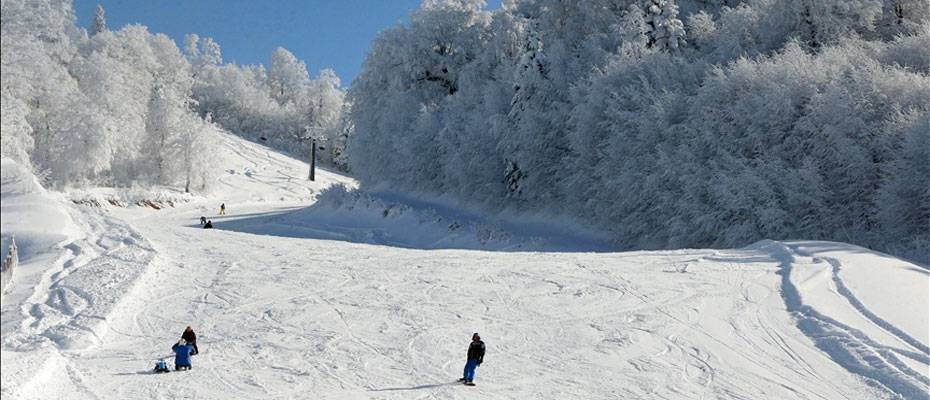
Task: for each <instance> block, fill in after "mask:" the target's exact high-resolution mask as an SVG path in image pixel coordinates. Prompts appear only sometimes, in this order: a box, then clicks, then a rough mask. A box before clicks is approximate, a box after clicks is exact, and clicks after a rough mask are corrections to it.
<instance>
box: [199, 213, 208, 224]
mask: <svg viewBox="0 0 930 400" xmlns="http://www.w3.org/2000/svg"><path fill="white" fill-rule="evenodd" d="M206 224H207V217H204V216H203V215H201V216H200V225H206Z"/></svg>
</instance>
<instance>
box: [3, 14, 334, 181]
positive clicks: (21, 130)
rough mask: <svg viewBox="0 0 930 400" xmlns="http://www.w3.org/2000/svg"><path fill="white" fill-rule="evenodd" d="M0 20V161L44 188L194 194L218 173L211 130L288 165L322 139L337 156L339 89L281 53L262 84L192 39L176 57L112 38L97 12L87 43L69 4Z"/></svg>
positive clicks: (152, 38) (134, 35) (126, 33)
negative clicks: (262, 143) (9, 160)
mask: <svg viewBox="0 0 930 400" xmlns="http://www.w3.org/2000/svg"><path fill="white" fill-rule="evenodd" d="M2 11H3V14H2V41H3V47H2V63H3V64H2V90H0V93H2V96H3V120H2V138H3V155H4V156H11V157H14V158H16V159H18V160H19V161H20V162H25V163H27V164H31V165H32V166H34V168H35V170H36V171H37V172H38V173H39V175H41V176H44V177H45V179H46V181H47V183H48V184H50V185H53V186H81V185H85V184H100V185H115V186H129V185H135V184H141V185H152V184H157V185H169V186H179V187H184V189H185V190H186V191H190V190H192V189H194V188H202V187H203V186H204V185H206V184H207V182H209V181H210V180H212V176H213V175H214V174H215V173H216V171H213V170H212V169H211V167H210V155H209V151H210V150H209V149H210V147H211V145H210V143H209V137H210V136H209V135H206V134H205V131H206V130H208V129H212V128H211V125H212V124H213V123H216V124H217V125H219V126H221V127H223V128H226V129H229V130H230V131H232V132H235V133H238V134H241V135H243V136H246V137H249V138H251V139H254V140H259V138H262V137H264V138H267V139H268V140H269V141H270V143H271V144H272V145H276V146H279V147H282V148H284V149H285V150H290V151H293V152H295V153H296V152H303V151H305V150H306V149H308V148H309V141H308V140H307V139H309V138H310V137H315V138H317V139H318V140H323V141H327V140H326V139H330V140H328V141H327V142H332V143H334V144H335V146H336V147H335V149H334V150H335V152H334V151H330V152H326V153H324V154H325V155H326V156H327V157H325V160H329V161H331V160H333V159H334V158H335V157H333V156H332V155H333V154H335V155H338V154H340V153H341V151H342V146H344V143H345V139H344V137H342V136H343V135H345V132H344V129H342V128H341V127H340V126H337V125H339V124H340V122H344V119H342V118H341V112H342V109H343V107H344V105H343V102H344V100H343V97H344V96H343V92H342V90H341V88H340V82H339V78H338V77H337V76H336V75H335V73H334V72H332V71H330V70H324V71H323V72H321V73H320V76H319V77H318V78H317V79H313V80H311V79H310V78H309V77H308V76H307V70H306V67H304V66H303V63H302V62H300V61H299V60H297V59H296V58H295V57H294V56H293V55H291V54H290V53H288V52H287V50H284V49H278V50H277V51H276V52H275V55H274V56H273V57H272V62H271V68H270V71H269V74H267V75H266V74H265V71H264V67H262V66H245V67H239V66H236V65H232V64H228V65H222V64H221V63H222V58H221V54H220V47H219V44H217V43H216V42H214V41H213V40H212V39H210V38H199V37H197V36H196V35H191V36H190V37H188V38H187V40H186V41H185V52H184V53H182V52H181V51H180V50H179V49H178V47H177V45H176V44H175V42H174V41H173V40H171V39H170V38H168V37H167V36H165V35H161V34H152V33H150V32H149V31H148V30H147V28H146V27H144V26H141V25H129V26H125V27H122V28H120V29H119V30H115V31H113V30H109V29H108V26H107V23H106V19H105V11H104V9H103V7H101V6H98V7H97V8H96V10H95V16H94V20H93V24H92V26H91V31H90V32H87V31H86V30H84V29H80V28H78V27H77V26H76V25H75V21H74V20H75V17H74V13H73V10H72V6H71V3H70V1H66V0H15V1H14V0H10V1H6V0H4V1H3V3H2ZM275 92H277V94H275ZM330 147H332V146H330ZM341 160H344V158H341Z"/></svg>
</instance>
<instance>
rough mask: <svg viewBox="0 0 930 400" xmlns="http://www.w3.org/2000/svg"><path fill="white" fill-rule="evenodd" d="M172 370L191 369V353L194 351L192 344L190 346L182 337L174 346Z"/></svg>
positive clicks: (172, 348)
mask: <svg viewBox="0 0 930 400" xmlns="http://www.w3.org/2000/svg"><path fill="white" fill-rule="evenodd" d="M171 350H173V351H174V370H175V371H180V370H182V369H191V353H193V352H194V346H191V345H190V344H189V343H187V341H185V340H184V339H181V340H179V341H178V342H177V343H175V344H174V346H171Z"/></svg>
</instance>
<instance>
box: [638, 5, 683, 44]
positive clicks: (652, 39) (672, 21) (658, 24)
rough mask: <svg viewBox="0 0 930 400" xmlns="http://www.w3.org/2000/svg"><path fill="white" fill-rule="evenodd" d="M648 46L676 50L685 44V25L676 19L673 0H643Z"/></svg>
mask: <svg viewBox="0 0 930 400" xmlns="http://www.w3.org/2000/svg"><path fill="white" fill-rule="evenodd" d="M641 7H642V11H643V12H644V14H645V15H644V20H645V21H646V28H647V29H646V36H647V37H648V38H649V41H648V45H649V47H657V48H659V49H663V50H666V49H667V50H676V49H678V48H679V47H681V46H682V45H684V44H685V25H684V23H682V22H681V20H680V19H678V5H677V4H675V0H643V3H642V6H641Z"/></svg>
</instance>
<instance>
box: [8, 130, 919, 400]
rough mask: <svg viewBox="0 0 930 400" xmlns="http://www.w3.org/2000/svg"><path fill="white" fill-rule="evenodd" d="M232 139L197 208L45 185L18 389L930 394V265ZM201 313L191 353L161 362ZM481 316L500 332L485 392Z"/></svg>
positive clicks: (288, 394)
mask: <svg viewBox="0 0 930 400" xmlns="http://www.w3.org/2000/svg"><path fill="white" fill-rule="evenodd" d="M221 139H222V143H223V144H222V146H223V147H222V151H217V152H216V153H217V154H222V155H223V159H222V160H220V164H221V165H222V166H223V168H224V170H225V171H226V173H225V174H223V176H222V177H221V178H220V180H219V182H217V184H216V185H215V189H214V190H213V192H212V193H210V194H209V195H207V196H205V197H194V198H192V199H191V201H189V202H186V203H181V204H178V205H177V206H176V207H173V208H170V207H169V208H165V209H161V210H154V209H151V208H145V207H128V208H120V207H109V206H107V207H103V208H98V207H89V206H81V205H66V203H65V202H64V201H63V200H61V199H58V200H55V199H54V198H53V197H51V195H48V196H47V197H45V199H47V201H46V202H40V201H36V206H37V207H38V206H40V205H41V204H48V206H49V207H51V208H52V209H53V210H57V211H56V212H61V213H63V219H67V218H65V217H64V216H70V218H72V219H73V221H74V222H73V224H74V227H73V228H71V229H70V230H64V231H63V232H66V233H57V234H56V233H55V231H56V229H58V228H55V227H46V228H43V229H45V230H44V232H46V233H47V234H48V235H58V236H49V237H55V238H58V239H56V240H58V242H56V243H58V244H55V245H52V246H51V247H48V248H49V249H50V250H48V251H47V252H46V253H48V254H58V253H55V252H56V251H57V252H59V253H60V254H61V256H60V257H59V256H53V257H49V258H46V260H47V261H45V262H42V263H33V264H28V263H27V264H24V266H23V269H26V268H30V269H31V270H32V271H33V273H34V274H36V275H35V276H38V278H36V279H32V280H29V281H25V282H17V285H19V286H17V289H16V291H17V292H16V293H25V294H21V295H16V296H10V295H8V297H4V307H3V352H2V355H3V360H2V362H3V368H2V371H3V381H2V382H3V388H2V390H3V392H2V394H3V397H4V399H7V398H22V399H33V398H38V399H43V398H48V399H54V398H101V399H110V398H112V399H123V398H145V399H179V398H191V399H229V398H254V399H268V398H271V399H290V398H321V399H382V398H384V399H393V398H398V399H401V398H403V399H406V398H443V399H452V398H462V399H464V398H468V399H507V398H513V399H532V398H578V399H600V398H630V399H633V398H635V399H702V398H705V399H716V398H722V399H731V398H732V399H871V398H876V399H884V398H887V399H894V398H904V399H925V398H926V394H927V390H928V388H930V377H928V365H930V361H928V357H930V354H928V351H927V346H928V344H930V340H928V331H927V329H928V326H927V325H928V321H927V318H928V310H927V307H928V273H927V270H926V269H925V267H923V266H918V265H914V264H911V263H908V262H905V261H901V260H899V259H896V258H892V257H889V256H885V255H882V254H879V253H875V252H872V251H869V250H866V249H862V248H859V247H855V246H851V245H846V244H842V243H827V242H806V241H796V242H776V241H763V242H759V243H756V244H754V245H752V246H748V247H746V248H742V249H733V250H675V251H651V252H625V253H617V252H605V251H603V250H604V249H603V246H602V244H598V243H593V242H592V243H590V244H589V245H587V246H586V245H584V244H583V243H582V242H583V241H584V240H585V239H584V238H585V236H584V235H579V236H578V237H577V238H576V240H577V243H578V244H577V246H575V247H574V248H559V247H558V245H557V244H558V243H559V242H566V241H568V242H571V240H570V239H568V238H567V236H568V235H569V233H567V231H560V232H559V233H557V234H553V235H552V236H547V235H546V233H545V232H544V230H543V229H540V225H538V224H533V225H532V226H531V227H528V228H527V229H525V230H521V229H520V227H519V226H518V225H517V224H515V223H508V224H500V225H495V228H494V229H490V228H489V229H484V228H483V227H485V226H489V225H487V224H485V222H484V221H481V220H478V221H476V218H474V217H473V216H471V215H466V216H465V217H463V216H462V215H463V214H460V213H456V212H452V211H451V210H448V209H445V208H442V207H431V206H430V205H429V204H425V203H418V202H416V201H406V200H403V199H400V200H398V199H396V198H392V199H390V201H387V200H385V197H384V196H383V195H382V196H380V197H379V196H377V195H372V196H373V197H372V198H374V199H377V200H359V199H360V198H362V197H358V198H353V200H352V201H348V202H346V201H331V200H325V201H323V202H321V203H325V207H324V206H320V205H315V204H314V202H315V201H316V199H317V197H318V195H319V194H320V193H321V191H323V190H324V189H325V188H327V187H329V186H331V185H333V184H337V183H338V184H343V185H346V186H347V187H348V188H350V189H351V188H353V187H354V186H355V184H354V182H353V181H352V180H351V179H350V178H347V177H344V176H341V175H338V174H334V173H330V172H328V171H318V172H317V181H316V182H308V181H306V174H307V169H306V168H307V166H306V164H305V163H303V162H301V161H299V160H295V159H291V158H288V157H286V156H283V155H280V154H278V153H275V152H273V151H270V150H267V149H265V148H264V147H261V146H259V145H256V144H252V143H248V142H243V141H241V140H239V139H236V138H233V137H230V136H222V137H221ZM8 168H9V167H8V165H7V164H6V163H5V164H4V166H3V170H4V178H3V191H4V198H3V201H4V214H3V218H4V232H3V233H4V235H7V234H8V233H9V232H12V231H15V230H18V229H24V228H22V227H18V228H13V227H9V228H8V226H7V225H6V220H7V218H15V215H16V214H15V213H14V211H13V210H10V213H8V210H7V201H8V197H7V190H8V187H9V186H10V185H12V183H10V182H13V181H15V179H13V178H10V180H9V181H8V178H7V174H6V172H7V170H8ZM11 170H12V169H11ZM19 176H22V177H28V173H26V172H23V173H21V174H19ZM23 179H25V178H23ZM340 190H341V189H340ZM20 192H22V191H20ZM34 192H38V189H36V190H34ZM329 195H332V194H331V193H329V194H327V196H329ZM340 196H344V197H345V196H347V195H346V194H345V193H342V194H341V195H340ZM366 196H367V195H366ZM366 199H367V198H366ZM55 201H58V202H57V203H55ZM220 203H225V204H226V206H227V208H226V210H227V215H224V216H219V215H217V212H218V207H219V204H220ZM399 203H404V204H406V205H405V206H402V207H399V208H398V207H393V206H391V205H392V204H399ZM56 204H57V205H56ZM386 205H388V206H387V207H388V208H387V209H385V208H383V207H386ZM43 206H44V205H43ZM424 207H426V208H428V209H426V210H424ZM398 210H399V211H398ZM33 211H34V210H30V209H29V207H26V208H25V209H21V210H18V211H15V212H21V213H23V214H22V215H24V216H25V215H26V213H31V212H33ZM39 214H42V215H44V214H43V213H39ZM201 215H203V216H206V217H207V218H208V219H211V220H212V221H213V224H214V225H215V226H216V229H213V230H204V229H201V228H200V227H199V224H198V219H199V217H200V216H201ZM40 226H41V225H40ZM392 226H393V228H392ZM489 232H491V233H494V234H490V233H489ZM17 237H19V236H17ZM550 244H551V245H552V247H551V248H557V249H558V250H559V251H550V250H549V249H547V248H548V246H549V245H550ZM527 249H528V250H532V251H522V250H527ZM591 250H598V251H600V252H591ZM11 294H15V293H11ZM10 301H11V302H13V305H10V304H9V303H8V302H10ZM10 321H12V322H10ZM8 322H10V323H8ZM187 325H191V326H192V327H193V328H194V330H195V331H196V332H197V334H198V344H199V347H200V351H201V353H200V354H199V355H196V356H194V358H193V369H192V370H191V371H187V372H171V373H168V374H154V373H152V372H151V369H152V367H153V366H154V363H155V361H156V360H157V359H158V358H161V357H166V358H167V359H168V361H169V365H171V364H172V361H173V359H172V357H170V355H171V352H170V346H171V344H172V343H174V342H175V341H176V340H177V339H178V338H179V336H180V334H181V331H182V330H183V328H184V327H185V326H187ZM473 332H479V333H480V334H481V336H482V337H483V339H484V340H485V342H486V344H487V347H488V350H487V355H486V357H485V363H484V364H482V365H481V366H480V367H479V368H478V371H477V376H476V383H477V386H476V387H464V386H462V385H460V384H457V383H454V381H455V380H456V379H457V378H458V377H460V376H461V373H462V367H463V365H464V362H465V359H464V358H465V352H466V350H467V346H468V342H469V338H470V337H471V334H472V333H473Z"/></svg>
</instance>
